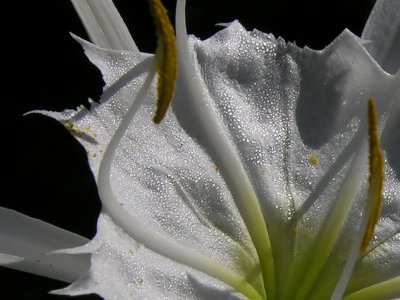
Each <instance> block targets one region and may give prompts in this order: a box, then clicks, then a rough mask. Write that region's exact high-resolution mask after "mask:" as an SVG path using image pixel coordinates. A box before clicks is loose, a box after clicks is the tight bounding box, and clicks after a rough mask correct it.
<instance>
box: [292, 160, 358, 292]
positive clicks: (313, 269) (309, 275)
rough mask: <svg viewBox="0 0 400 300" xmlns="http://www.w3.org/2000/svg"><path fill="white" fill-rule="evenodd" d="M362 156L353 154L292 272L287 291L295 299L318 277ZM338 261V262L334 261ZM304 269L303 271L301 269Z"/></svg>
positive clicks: (336, 235)
mask: <svg viewBox="0 0 400 300" xmlns="http://www.w3.org/2000/svg"><path fill="white" fill-rule="evenodd" d="M361 163H362V159H360V158H359V157H353V162H352V163H351V166H350V169H349V171H348V173H347V175H346V177H345V179H344V181H343V185H342V187H341V189H340V191H339V193H338V196H337V198H336V200H335V201H334V204H333V207H332V208H331V209H330V212H329V215H328V216H327V218H326V219H325V222H324V224H323V225H322V227H321V230H320V231H319V233H318V236H317V238H316V240H315V241H314V243H313V245H312V246H311V247H310V251H309V253H308V254H307V256H306V257H305V258H304V260H303V261H301V262H300V265H299V267H298V271H297V272H295V273H294V274H295V277H296V278H295V279H294V280H293V283H294V286H292V287H291V288H292V289H297V292H296V291H295V290H292V291H291V292H290V293H289V294H292V295H293V294H296V297H295V299H297V300H301V299H307V296H308V294H309V292H310V291H311V289H312V288H313V286H314V285H315V283H316V282H317V281H318V276H319V274H320V272H321V271H322V269H323V268H324V265H325V263H326V261H327V259H328V257H329V255H330V253H331V251H332V249H333V247H334V246H335V243H336V241H337V240H338V238H339V235H340V232H341V229H342V227H343V225H344V223H345V222H346V220H347V215H348V213H349V211H350V208H351V206H352V204H353V201H354V199H355V197H356V194H357V191H358V188H359V186H360V183H361V182H360V180H361V179H360V176H359V172H360V169H361ZM338 263H339V262H338ZM304 270H306V272H305V273H304V272H302V271H304Z"/></svg>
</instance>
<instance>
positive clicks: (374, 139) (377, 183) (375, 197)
mask: <svg viewBox="0 0 400 300" xmlns="http://www.w3.org/2000/svg"><path fill="white" fill-rule="evenodd" d="M368 137H369V171H370V175H369V187H368V200H367V201H368V202H369V203H370V205H371V206H372V208H371V213H370V216H369V219H368V225H367V228H366V230H365V233H364V238H363V241H362V243H361V248H360V251H361V252H365V251H366V250H367V247H368V244H369V242H370V241H371V239H372V238H373V236H374V232H375V226H376V225H377V224H378V221H379V218H380V216H381V211H382V189H383V173H384V172H383V166H384V160H383V153H382V150H381V148H380V144H379V132H378V114H377V112H376V105H375V102H374V101H373V100H372V99H369V100H368Z"/></svg>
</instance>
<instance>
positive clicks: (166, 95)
mask: <svg viewBox="0 0 400 300" xmlns="http://www.w3.org/2000/svg"><path fill="white" fill-rule="evenodd" d="M149 5H150V10H151V13H152V15H153V18H154V23H155V26H156V34H157V37H158V40H157V50H156V65H157V74H158V82H157V92H158V100H157V110H156V114H155V116H154V118H153V121H154V123H157V124H158V123H160V122H161V120H162V119H163V118H164V116H165V114H166V112H167V110H168V107H169V106H170V104H171V101H172V98H173V97H174V91H175V83H176V79H177V77H178V59H177V50H176V40H175V33H174V29H173V27H172V25H171V22H170V20H169V18H168V15H167V10H166V9H165V7H164V6H163V5H162V3H161V1H160V0H149Z"/></svg>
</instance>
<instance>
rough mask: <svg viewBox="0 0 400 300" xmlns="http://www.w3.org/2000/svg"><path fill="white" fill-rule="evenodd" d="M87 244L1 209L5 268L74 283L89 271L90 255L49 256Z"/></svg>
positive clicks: (0, 246)
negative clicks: (54, 252)
mask: <svg viewBox="0 0 400 300" xmlns="http://www.w3.org/2000/svg"><path fill="white" fill-rule="evenodd" d="M87 242H88V240H87V239H85V238H83V237H81V236H79V235H76V234H74V233H71V232H68V231H66V230H63V229H61V228H58V227H56V226H53V225H50V224H48V223H46V222H43V221H40V220H37V219H33V218H30V217H28V216H25V215H23V214H20V213H18V212H16V211H13V210H10V209H6V208H0V253H1V254H2V260H1V264H5V265H4V266H5V267H8V268H12V269H16V270H20V271H24V272H29V273H33V274H37V275H42V276H46V277H49V278H53V279H58V280H61V281H65V282H73V281H75V280H77V279H78V278H79V277H80V276H82V275H83V274H84V273H85V272H86V271H87V270H88V269H89V255H87V254H86V255H65V254H48V253H49V252H51V251H54V250H59V249H65V248H72V247H78V246H82V245H84V244H86V243H87Z"/></svg>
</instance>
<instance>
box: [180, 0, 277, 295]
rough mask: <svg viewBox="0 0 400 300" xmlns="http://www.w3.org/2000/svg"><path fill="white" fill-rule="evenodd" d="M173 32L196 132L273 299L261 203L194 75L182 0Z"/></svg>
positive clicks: (269, 248)
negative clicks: (221, 180)
mask: <svg viewBox="0 0 400 300" xmlns="http://www.w3.org/2000/svg"><path fill="white" fill-rule="evenodd" d="M176 24H177V25H176V31H177V37H178V45H179V62H180V67H181V72H182V74H183V75H182V76H181V77H182V78H183V79H182V81H184V82H183V84H184V86H185V89H186V93H187V94H186V95H187V96H186V99H185V100H187V102H189V103H188V105H189V106H190V109H191V110H192V111H194V114H195V116H194V117H193V118H195V120H196V130H199V132H201V139H202V140H203V142H206V144H207V150H208V152H209V153H210V154H211V158H212V159H213V161H214V162H215V164H216V165H217V166H218V170H219V174H220V175H221V176H222V177H223V178H224V180H225V182H226V183H227V185H228V188H229V190H230V192H231V193H232V196H233V200H234V202H235V205H236V207H237V209H238V211H239V213H240V215H241V217H242V219H243V221H244V223H245V224H246V227H247V230H248V232H249V234H250V236H251V239H252V242H253V244H254V246H255V248H256V251H257V254H258V258H259V261H260V265H261V273H262V279H263V283H264V292H265V293H266V294H267V295H266V296H265V298H268V299H276V293H277V292H276V274H275V262H274V257H273V254H272V246H271V240H270V236H269V232H268V228H267V225H266V221H265V218H264V215H263V212H262V210H261V207H260V202H259V199H258V197H257V194H256V192H255V191H254V188H253V186H252V184H251V182H250V179H249V177H248V175H247V173H246V170H245V169H244V167H243V164H242V161H241V158H240V157H239V155H238V152H237V149H236V147H235V146H234V145H232V142H231V140H230V138H229V137H228V136H227V134H226V128H224V125H223V124H221V120H220V118H219V117H218V115H217V114H216V112H215V110H214V109H213V108H212V105H208V104H209V103H207V101H208V100H209V97H210V95H209V94H208V89H207V88H206V87H205V84H204V81H203V78H201V76H199V75H198V73H197V71H196V62H195V59H194V58H193V57H192V55H193V54H194V53H193V52H192V51H190V49H189V41H188V35H187V31H186V20H185V0H179V1H178V3H177V14H176Z"/></svg>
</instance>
